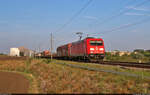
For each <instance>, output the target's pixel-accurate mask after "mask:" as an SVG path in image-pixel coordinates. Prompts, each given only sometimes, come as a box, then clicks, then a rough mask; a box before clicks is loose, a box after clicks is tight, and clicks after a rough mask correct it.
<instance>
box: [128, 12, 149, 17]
mask: <svg viewBox="0 0 150 95" xmlns="http://www.w3.org/2000/svg"><path fill="white" fill-rule="evenodd" d="M125 15H132V16H150V15H149V14H142V13H133V12H130V13H125Z"/></svg>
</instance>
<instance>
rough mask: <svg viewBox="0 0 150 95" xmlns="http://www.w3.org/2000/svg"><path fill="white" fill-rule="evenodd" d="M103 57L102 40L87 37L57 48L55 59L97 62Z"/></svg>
mask: <svg viewBox="0 0 150 95" xmlns="http://www.w3.org/2000/svg"><path fill="white" fill-rule="evenodd" d="M104 56H105V47H104V41H103V39H102V38H93V37H87V38H85V39H83V40H80V41H77V42H72V43H68V44H66V45H62V46H59V47H58V48H57V57H58V58H61V59H77V60H79V59H80V60H90V61H93V60H95V61H99V60H102V59H103V58H104Z"/></svg>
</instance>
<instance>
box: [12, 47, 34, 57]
mask: <svg viewBox="0 0 150 95" xmlns="http://www.w3.org/2000/svg"><path fill="white" fill-rule="evenodd" d="M34 53H35V52H34V51H32V50H29V49H27V48H24V47H19V48H10V56H29V57H33V56H34Z"/></svg>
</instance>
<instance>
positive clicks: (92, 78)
mask: <svg viewBox="0 0 150 95" xmlns="http://www.w3.org/2000/svg"><path fill="white" fill-rule="evenodd" d="M55 62H58V61H53V62H52V63H50V64H45V63H44V61H42V60H38V59H34V60H32V62H31V63H30V65H29V68H28V73H30V74H32V75H33V76H34V77H35V78H36V80H37V82H38V84H37V85H38V88H39V89H38V90H39V92H40V93H150V80H146V79H141V78H134V77H126V76H121V75H114V74H110V73H105V72H95V71H88V70H83V69H78V68H71V67H68V66H64V65H58V64H55ZM59 62H60V61H59ZM66 63H67V64H79V63H71V62H66ZM84 65H86V64H84ZM87 66H89V65H87ZM91 66H93V67H97V66H94V65H91ZM101 67H102V66H101ZM104 68H105V69H106V68H107V69H108V68H110V69H114V68H113V67H111V66H105V67H104ZM0 69H1V70H2V69H3V70H10V71H19V72H24V71H25V70H26V61H25V60H14V61H8V60H6V61H0ZM119 70H120V69H119ZM136 72H138V71H136ZM147 73H148V72H147Z"/></svg>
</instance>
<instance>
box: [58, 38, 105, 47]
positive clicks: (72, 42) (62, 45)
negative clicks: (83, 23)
mask: <svg viewBox="0 0 150 95" xmlns="http://www.w3.org/2000/svg"><path fill="white" fill-rule="evenodd" d="M86 39H102V38H95V37H86V38H84V39H82V40H79V41H75V42H72V43H68V44H75V43H79V42H82V41H84V40H86ZM68 44H64V45H61V46H59V47H63V46H66V45H68ZM59 47H58V48H59Z"/></svg>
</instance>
